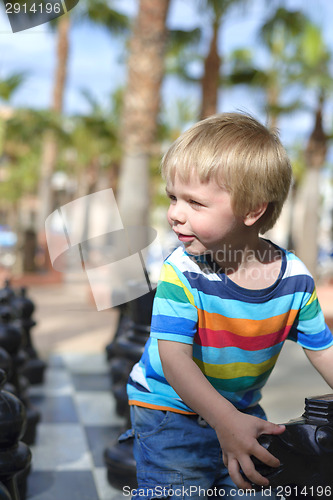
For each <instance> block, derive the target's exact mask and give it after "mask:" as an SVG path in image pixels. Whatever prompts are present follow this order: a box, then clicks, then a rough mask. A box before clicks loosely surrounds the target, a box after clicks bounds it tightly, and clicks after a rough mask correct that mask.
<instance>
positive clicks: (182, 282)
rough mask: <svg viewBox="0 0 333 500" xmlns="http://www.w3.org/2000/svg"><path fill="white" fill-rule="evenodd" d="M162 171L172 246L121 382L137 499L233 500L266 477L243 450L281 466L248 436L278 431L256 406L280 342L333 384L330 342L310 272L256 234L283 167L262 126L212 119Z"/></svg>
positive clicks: (279, 190)
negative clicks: (145, 332)
mask: <svg viewBox="0 0 333 500" xmlns="http://www.w3.org/2000/svg"><path fill="white" fill-rule="evenodd" d="M162 174H163V176H164V178H165V180H166V192H167V195H168V197H169V199H170V208H169V210H168V221H169V224H170V226H171V228H172V230H173V231H174V232H175V234H176V235H177V236H178V239H179V241H180V242H181V243H183V247H181V246H180V247H179V248H177V249H176V250H175V251H174V252H173V253H172V254H171V255H170V256H169V257H168V258H167V259H166V261H165V263H164V266H163V269H162V274H161V278H160V281H159V284H158V287H157V290H156V296H155V300H154V307H153V315H152V322H151V336H150V338H149V340H148V342H147V345H146V347H145V351H144V354H143V356H142V358H141V360H140V362H139V363H137V364H136V365H135V366H134V368H133V370H132V372H131V375H130V378H129V383H128V396H129V404H130V405H131V419H132V430H131V431H130V434H131V435H132V436H134V455H135V459H136V463H137V478H138V486H139V488H138V490H137V492H136V494H137V497H146V498H152V497H159V498H163V497H167V496H169V497H174V498H182V497H186V496H190V497H191V498H199V497H201V498H202V497H204V496H207V497H208V496H217V497H219V496H220V497H223V496H224V497H228V496H230V497H233V498H240V497H242V498H243V497H244V491H242V490H238V489H237V488H240V489H246V488H250V487H251V483H250V482H253V483H255V484H257V485H262V486H267V485H268V481H267V479H266V478H264V477H263V476H262V475H260V474H259V473H258V472H257V471H256V470H255V467H254V465H253V462H252V460H251V456H254V457H256V458H257V459H259V460H261V461H262V462H264V463H265V464H267V465H268V466H271V467H277V466H278V465H279V460H278V459H277V458H275V457H273V456H272V455H271V454H270V453H269V452H268V451H267V450H266V449H265V448H264V447H262V446H261V445H260V444H259V442H258V441H257V438H258V437H259V436H260V435H261V434H281V433H282V432H283V431H284V426H279V425H276V424H273V423H270V422H267V421H266V420H265V414H264V412H263V410H262V409H261V407H260V405H259V401H260V399H261V389H262V387H263V386H264V385H265V383H266V382H267V379H268V377H269V375H270V373H271V371H272V370H273V368H274V365H275V363H276V361H277V358H278V356H279V353H280V351H281V348H282V346H283V343H284V341H285V340H286V339H290V340H293V341H295V342H297V343H298V344H300V346H302V347H303V348H304V350H305V352H306V354H307V356H308V358H309V360H310V362H311V363H312V364H313V365H314V366H315V367H316V369H317V370H318V371H319V372H320V373H321V375H322V376H323V377H324V379H325V380H326V381H327V383H328V384H329V385H330V387H332V388H333V337H332V334H331V332H330V331H329V329H328V327H327V326H326V325H325V321H324V318H323V314H322V312H321V309H320V306H319V303H318V300H317V296H316V291H315V285H314V282H313V279H312V277H311V275H310V274H309V272H308V270H307V269H306V267H305V266H304V265H303V264H302V262H301V261H300V260H299V259H298V258H297V257H296V256H295V255H294V254H292V253H290V252H288V251H286V250H284V249H282V248H279V247H278V246H277V245H275V244H274V243H272V242H270V241H269V240H267V239H264V238H262V237H260V236H259V233H261V234H263V233H264V232H265V231H267V230H268V229H270V228H271V227H272V226H273V225H274V223H275V221H276V220H277V218H278V216H279V214H280V211H281V208H282V206H283V203H284V201H285V200H286V198H287V195H288V192H289V188H290V184H291V178H292V173H291V166H290V162H289V160H288V157H287V154H286V152H285V150H284V149H283V147H282V145H281V143H280V141H279V139H278V137H277V136H276V135H275V134H274V133H273V132H271V131H269V130H267V129H266V128H265V127H264V126H262V125H261V124H260V123H258V122H257V121H256V120H254V119H253V118H252V117H250V116H248V115H244V114H240V113H223V114H220V115H215V116H212V117H210V118H208V119H206V120H203V121H201V122H199V123H197V124H196V125H194V126H193V127H192V128H191V129H190V130H188V131H187V132H185V133H184V134H183V135H181V136H180V137H179V139H178V140H177V141H176V142H175V143H174V144H173V145H172V146H171V147H170V149H169V150H168V152H167V153H166V155H165V156H164V158H163V160H162ZM242 472H243V474H242ZM244 475H245V477H247V478H248V481H247V480H246V479H245V478H244ZM266 493H267V492H266ZM257 495H259V496H261V495H264V493H263V491H261V492H260V491H259V492H258V493H257ZM252 496H253V491H252ZM264 496H265V497H267V494H266V495H264ZM271 496H274V492H271Z"/></svg>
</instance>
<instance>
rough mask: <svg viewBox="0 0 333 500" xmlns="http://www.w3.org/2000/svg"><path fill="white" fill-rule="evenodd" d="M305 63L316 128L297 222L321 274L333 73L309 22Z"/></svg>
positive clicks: (301, 245)
mask: <svg viewBox="0 0 333 500" xmlns="http://www.w3.org/2000/svg"><path fill="white" fill-rule="evenodd" d="M301 54H302V63H301V64H300V67H299V74H298V78H299V79H300V80H301V81H302V82H303V83H304V85H305V86H307V87H308V88H312V89H314V90H315V94H316V105H315V108H314V110H313V115H314V116H313V129H312V132H311V134H310V136H309V139H308V142H307V146H306V149H305V153H304V162H305V174H304V178H303V179H302V182H301V183H300V186H299V187H298V192H297V194H296V208H298V210H297V213H298V217H297V219H296V221H295V225H294V232H295V243H296V253H297V254H298V255H299V257H300V258H301V259H302V260H303V262H304V263H305V264H306V266H307V267H308V269H309V270H310V272H311V273H312V274H313V276H314V277H316V275H317V268H318V264H317V260H318V222H319V214H320V195H319V190H320V172H321V169H322V168H323V166H324V165H325V161H326V156H327V151H328V141H329V136H328V134H326V133H325V131H324V126H323V115H324V108H325V102H326V100H327V97H328V93H329V92H331V91H332V90H333V85H332V76H331V73H330V63H331V54H330V53H329V51H328V50H327V48H326V46H325V43H324V41H323V38H322V35H321V32H320V29H319V28H318V27H317V26H315V25H313V24H310V23H308V24H307V26H306V29H305V31H304V37H303V45H302V51H301Z"/></svg>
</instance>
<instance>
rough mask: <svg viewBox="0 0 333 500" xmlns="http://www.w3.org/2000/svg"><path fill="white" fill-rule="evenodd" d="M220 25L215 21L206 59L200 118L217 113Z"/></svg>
mask: <svg viewBox="0 0 333 500" xmlns="http://www.w3.org/2000/svg"><path fill="white" fill-rule="evenodd" d="M218 34H219V23H218V22H217V21H215V23H214V26H213V36H212V40H211V42H210V47H209V52H208V54H207V57H206V59H205V65H204V74H203V77H202V80H201V99H202V100H201V111H200V118H201V119H203V118H207V117H208V116H211V115H214V114H215V113H216V112H217V103H218V91H219V80H220V66H221V58H220V56H219V52H218Z"/></svg>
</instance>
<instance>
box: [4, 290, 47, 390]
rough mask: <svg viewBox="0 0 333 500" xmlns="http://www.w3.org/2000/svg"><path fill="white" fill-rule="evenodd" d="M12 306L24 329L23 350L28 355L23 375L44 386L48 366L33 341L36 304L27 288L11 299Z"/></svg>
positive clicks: (31, 382)
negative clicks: (32, 331) (28, 293)
mask: <svg viewBox="0 0 333 500" xmlns="http://www.w3.org/2000/svg"><path fill="white" fill-rule="evenodd" d="M10 304H11V305H12V307H13V308H14V310H15V311H16V314H17V319H18V321H19V322H20V325H21V328H22V334H23V337H22V345H21V348H22V349H23V351H24V352H25V354H26V360H25V363H24V365H23V367H22V374H23V375H24V376H25V377H26V378H27V379H28V380H29V383H30V384H42V383H43V381H44V372H45V369H46V366H47V365H46V363H45V361H43V360H41V359H40V358H39V356H38V354H37V351H36V349H35V347H34V345H33V340H32V334H31V330H32V328H33V327H34V326H35V325H36V321H35V320H34V319H33V313H34V311H35V304H34V302H33V301H32V300H31V299H30V298H29V297H28V296H27V289H26V288H25V287H21V289H20V291H19V293H18V294H16V295H15V296H12V297H11V300H10Z"/></svg>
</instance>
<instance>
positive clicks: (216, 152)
mask: <svg viewBox="0 0 333 500" xmlns="http://www.w3.org/2000/svg"><path fill="white" fill-rule="evenodd" d="M161 168H162V176H163V178H164V179H165V180H166V181H171V182H173V181H174V178H175V175H176V174H177V175H178V176H179V177H180V178H181V179H182V180H183V181H184V182H188V181H189V178H190V175H191V173H192V172H193V171H194V172H196V173H197V174H198V176H199V179H200V181H201V182H208V181H209V180H214V181H216V182H217V183H218V185H220V186H221V187H223V188H225V189H227V190H228V192H229V193H230V195H231V201H232V207H233V210H234V212H235V214H237V215H242V216H245V215H246V214H247V213H249V212H251V211H253V210H255V209H256V208H258V207H259V206H260V205H261V204H262V203H268V207H267V210H266V212H265V214H264V215H263V216H262V217H261V218H260V219H259V221H258V225H259V229H260V232H262V233H264V232H266V231H267V230H268V229H270V228H272V227H273V225H274V224H275V222H276V220H277V219H278V217H279V215H280V212H281V209H282V206H283V204H284V202H285V200H286V198H287V196H288V193H289V189H290V185H291V181H292V171H291V165H290V161H289V158H288V155H287V153H286V151H285V149H284V147H283V146H282V144H281V142H280V140H279V138H278V135H277V133H276V132H274V131H271V130H268V129H267V128H266V127H264V126H263V125H262V124H261V123H259V122H258V121H257V120H255V119H254V118H253V117H251V116H249V115H247V114H243V113H221V114H217V115H213V116H210V117H209V118H206V119H205V120H202V121H200V122H198V123H196V124H195V125H194V126H193V127H191V128H190V129H189V130H187V131H186V132H184V133H183V134H182V135H181V136H180V137H179V138H178V139H177V140H176V141H175V142H174V143H173V144H172V145H171V147H170V148H169V150H168V151H167V152H166V154H165V155H164V157H163V159H162V164H161Z"/></svg>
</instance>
